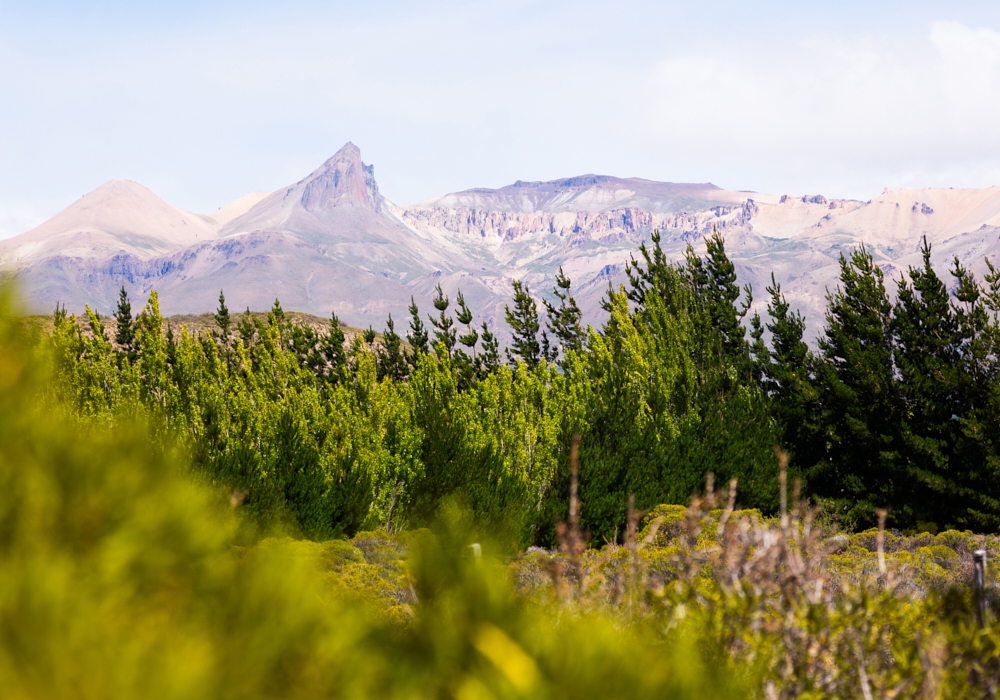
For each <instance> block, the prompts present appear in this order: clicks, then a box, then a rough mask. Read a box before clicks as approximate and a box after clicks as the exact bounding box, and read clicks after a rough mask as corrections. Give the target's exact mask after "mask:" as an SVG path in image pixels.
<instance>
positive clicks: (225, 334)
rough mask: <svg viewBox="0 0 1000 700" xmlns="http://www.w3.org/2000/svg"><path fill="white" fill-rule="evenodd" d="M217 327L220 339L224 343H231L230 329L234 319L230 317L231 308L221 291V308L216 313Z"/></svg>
mask: <svg viewBox="0 0 1000 700" xmlns="http://www.w3.org/2000/svg"><path fill="white" fill-rule="evenodd" d="M214 318H215V325H216V326H218V327H219V337H220V338H221V339H222V342H223V343H228V342H229V327H230V325H231V323H232V319H231V318H230V316H229V308H228V307H227V306H226V295H225V293H224V292H223V291H222V290H221V289H220V290H219V308H218V309H217V310H216V312H215V316H214Z"/></svg>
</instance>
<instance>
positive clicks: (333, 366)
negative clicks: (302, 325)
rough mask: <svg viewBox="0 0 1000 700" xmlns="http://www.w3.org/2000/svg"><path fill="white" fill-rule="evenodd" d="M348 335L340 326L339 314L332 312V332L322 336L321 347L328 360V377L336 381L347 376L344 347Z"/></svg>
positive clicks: (324, 356) (345, 350)
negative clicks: (345, 334)
mask: <svg viewBox="0 0 1000 700" xmlns="http://www.w3.org/2000/svg"><path fill="white" fill-rule="evenodd" d="M345 340H346V337H345V336H344V331H343V329H341V327H340V319H339V318H337V314H336V313H335V312H334V313H331V314H330V332H329V333H327V334H326V335H324V336H323V337H322V340H321V343H320V348H321V352H322V353H323V358H324V359H325V360H326V362H327V365H328V369H327V372H328V374H327V376H328V378H329V379H330V380H331V381H333V382H334V383H336V382H341V381H344V380H345V379H346V378H347V349H346V348H345V347H344V342H345Z"/></svg>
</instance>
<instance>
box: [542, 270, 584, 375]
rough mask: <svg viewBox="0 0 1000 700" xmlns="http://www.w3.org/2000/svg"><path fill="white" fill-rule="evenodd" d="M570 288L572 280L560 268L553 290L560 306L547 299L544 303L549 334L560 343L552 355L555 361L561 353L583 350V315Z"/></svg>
mask: <svg viewBox="0 0 1000 700" xmlns="http://www.w3.org/2000/svg"><path fill="white" fill-rule="evenodd" d="M570 286H571V282H570V279H569V277H567V276H566V275H565V274H563V269H562V266H560V267H559V272H558V273H556V286H555V288H554V289H553V290H552V293H553V294H555V296H556V298H557V299H558V300H559V305H558V306H556V305H555V304H553V303H551V302H550V301H548V300H547V299H544V300H543V302H542V303H543V304H544V305H545V314H546V316H547V317H548V318H547V320H546V325H547V326H548V330H549V333H551V334H552V336H553V337H554V338H555V339H556V340H557V341H558V342H559V347H558V348H555V350H554V352H552V353H551V354H552V355H553V357H552V358H551V359H552V360H553V361H554V360H556V359H558V356H559V354H560V351H561V353H562V355H563V356H565V354H566V352H567V351H569V350H572V351H574V352H580V350H581V349H582V348H583V339H584V337H585V334H584V331H583V327H582V326H581V325H580V319H581V318H582V317H583V313H582V312H581V311H580V307H579V306H577V303H576V299H574V298H573V294H572V293H571V292H570Z"/></svg>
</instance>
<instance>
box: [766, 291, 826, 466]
mask: <svg viewBox="0 0 1000 700" xmlns="http://www.w3.org/2000/svg"><path fill="white" fill-rule="evenodd" d="M767 293H768V295H769V296H770V300H769V301H768V305H767V314H768V317H769V319H770V320H769V321H768V323H767V325H766V328H767V330H768V332H769V333H770V334H771V347H772V349H771V350H770V351H768V350H767V348H766V346H763V348H762V345H763V340H762V338H761V335H762V334H761V333H760V332H759V331H758V330H757V328H758V325H757V324H759V321H757V320H756V315H755V316H754V322H753V323H752V324H751V326H752V328H753V331H752V334H753V337H754V344H753V354H754V357H755V360H756V366H757V367H760V368H761V374H762V376H761V379H760V381H761V382H762V384H763V386H764V389H765V391H767V393H768V394H769V395H770V396H771V397H772V399H773V402H772V405H773V410H774V414H775V417H776V418H777V420H778V423H779V425H780V426H781V429H782V443H783V445H784V448H785V449H786V450H787V451H788V452H789V456H790V457H791V459H792V463H793V464H798V465H800V466H801V465H813V464H816V463H817V462H818V461H820V460H822V459H823V450H822V448H821V447H820V446H819V444H818V443H819V441H820V440H822V437H821V429H820V427H819V426H818V425H817V414H816V412H817V411H818V406H817V404H816V401H817V392H816V387H815V386H814V384H813V380H812V375H811V367H812V365H813V362H814V359H813V356H812V353H811V352H810V350H809V346H808V345H807V344H806V342H805V340H804V339H803V337H804V334H805V328H806V321H805V318H804V317H803V316H802V314H801V313H799V312H798V311H792V309H791V305H790V304H789V303H788V300H787V299H785V295H784V294H782V292H781V285H780V284H778V283H777V282H776V281H775V279H774V274H772V275H771V284H770V286H768V287H767Z"/></svg>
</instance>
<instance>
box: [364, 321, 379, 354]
mask: <svg viewBox="0 0 1000 700" xmlns="http://www.w3.org/2000/svg"><path fill="white" fill-rule="evenodd" d="M376 335H378V334H377V333H376V332H375V329H374V328H372V327H371V326H370V325H369V326H368V328H366V329H365V330H363V331H361V339H362V340H364V341H365V345H367V346H368V347H369V348H371V347H372V345H374V344H375V336H376Z"/></svg>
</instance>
